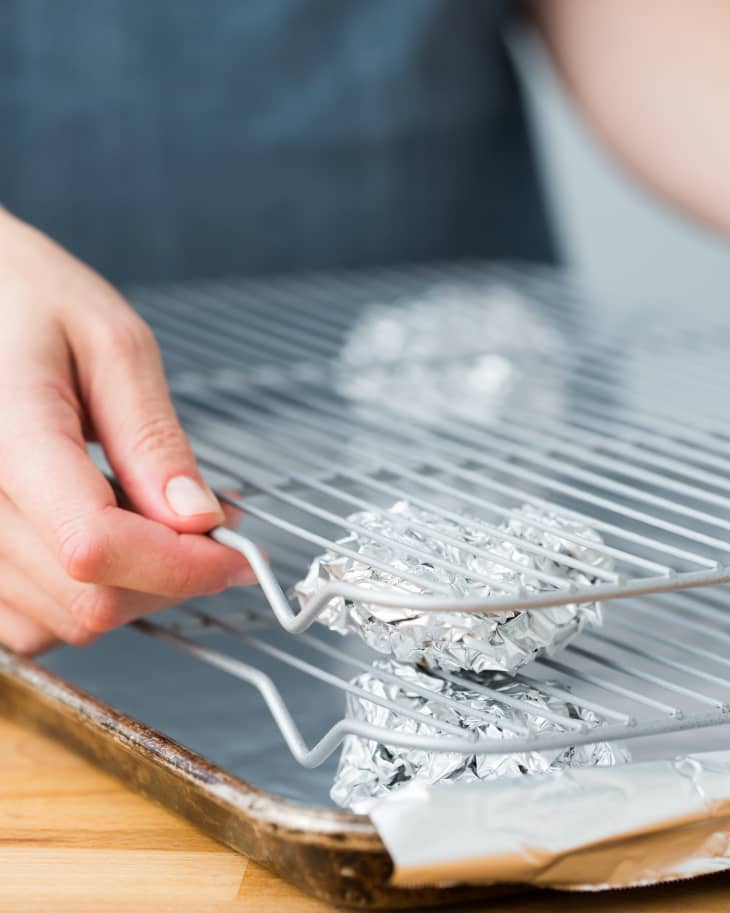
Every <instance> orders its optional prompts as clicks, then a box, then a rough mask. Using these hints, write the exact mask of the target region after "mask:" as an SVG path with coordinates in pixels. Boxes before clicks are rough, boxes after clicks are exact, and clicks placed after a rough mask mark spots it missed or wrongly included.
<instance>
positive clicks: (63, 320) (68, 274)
mask: <svg viewBox="0 0 730 913" xmlns="http://www.w3.org/2000/svg"><path fill="white" fill-rule="evenodd" d="M0 429H1V431H2V433H1V434H0V531H1V532H0V642H2V643H3V644H5V645H6V646H9V647H10V648H11V649H13V650H16V651H18V652H21V653H36V652H39V651H41V650H43V649H46V648H48V647H49V646H51V645H52V644H53V643H55V642H57V641H65V642H67V643H71V644H86V643H89V642H91V641H92V640H93V639H94V638H95V637H96V636H97V635H98V634H99V633H101V632H103V631H107V630H109V629H111V628H114V627H116V626H117V625H120V624H123V623H125V622H127V621H130V620H131V619H133V618H135V617H137V616H139V615H143V614H146V613H148V612H152V611H155V610H156V609H159V608H163V607H164V606H166V605H170V604H173V603H175V602H178V601H180V600H182V599H185V598H189V597H192V596H195V595H202V594H206V593H213V592H217V591H220V590H222V589H225V588H226V587H228V586H234V585H243V584H248V583H253V582H255V578H254V575H253V572H252V571H251V568H250V567H249V565H248V564H247V563H246V561H245V559H244V558H243V557H242V556H240V555H238V554H237V553H235V552H233V551H231V550H229V549H226V548H225V547H223V546H221V545H218V544H217V543H215V542H213V541H212V540H211V539H209V538H208V537H207V536H204V535H201V533H205V532H206V531H207V530H209V529H211V528H212V527H213V526H216V525H218V524H220V523H223V522H224V514H223V511H222V509H221V506H220V504H219V503H218V501H217V500H216V499H215V497H214V496H213V494H212V493H211V492H210V490H209V489H208V488H207V486H205V484H204V482H203V480H202V478H201V476H200V472H199V470H198V468H197V466H196V463H195V458H194V456H193V453H192V451H191V449H190V445H189V443H188V441H187V439H186V437H185V434H184V432H183V430H182V428H181V427H180V425H179V423H178V420H177V418H176V416H175V412H174V409H173V407H172V404H171V402H170V399H169V396H168V392H167V386H166V383H165V378H164V374H163V369H162V362H161V359H160V355H159V350H158V348H157V344H156V342H155V339H154V336H153V334H152V332H151V330H150V329H149V327H148V326H147V325H146V324H145V323H144V321H143V320H142V319H141V318H140V317H139V316H137V315H136V314H135V312H134V311H133V310H132V309H131V308H130V307H129V306H128V305H127V304H126V302H125V301H124V299H123V298H122V297H121V295H120V294H119V293H118V292H117V291H115V290H114V289H113V288H112V287H111V286H110V285H109V284H108V283H107V282H105V281H104V280H103V279H102V278H101V277H100V276H98V275H97V274H96V273H94V272H93V270H91V269H89V268H88V267H86V266H84V265H83V264H82V263H81V262H79V261H78V260H76V259H75V258H74V257H72V256H71V255H70V254H69V253H67V252H66V251H64V250H63V249H61V248H60V247H59V246H58V245H56V244H55V243H54V242H52V241H51V240H50V239H49V238H47V237H45V236H44V235H42V234H41V233H40V232H38V231H36V230H35V229H33V228H31V227H30V226H28V225H26V224H24V223H22V222H20V221H19V220H17V219H15V218H14V217H13V216H11V215H10V214H9V213H7V212H5V211H4V210H2V209H0ZM89 440H98V441H99V443H100V444H101V445H102V447H103V448H104V451H105V454H106V456H107V459H108V461H109V463H110V464H111V466H112V468H113V469H114V472H115V474H116V476H117V478H118V479H119V481H120V483H121V485H122V487H123V489H124V491H125V492H126V494H127V496H128V498H129V501H130V502H131V506H132V507H133V508H134V510H127V509H124V508H122V507H120V506H119V504H118V503H117V500H116V499H115V495H114V492H113V490H112V487H111V485H110V484H109V482H108V481H107V480H106V479H105V477H104V476H103V474H102V473H101V472H100V471H99V469H98V468H97V467H96V466H95V465H94V463H93V462H92V460H91V459H90V457H89V456H88V454H87V450H86V445H85V441H89Z"/></svg>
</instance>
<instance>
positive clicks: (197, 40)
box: [0, 0, 552, 281]
mask: <svg viewBox="0 0 730 913" xmlns="http://www.w3.org/2000/svg"><path fill="white" fill-rule="evenodd" d="M506 6H507V4H505V3H502V2H499V0H458V2H454V0H248V2H247V0H206V2H203V0H153V2H148V0H74V2H69V3H62V2H58V0H2V2H0V201H2V203H3V204H4V205H6V206H7V207H8V208H9V209H11V210H12V211H14V212H16V213H17V214H18V215H20V216H22V217H23V218H25V219H27V220H29V221H30V222H32V223H34V224H36V225H38V226H39V227H40V228H42V229H44V230H45V231H47V232H49V233H50V234H51V235H52V236H54V237H55V238H57V239H58V240H59V241H61V242H62V243H63V244H65V245H66V246H67V247H69V248H70V249H71V250H73V251H74V252H75V253H76V254H77V255H79V256H80V257H82V258H83V259H85V260H87V261H88V262H90V263H91V264H92V265H93V266H95V267H96V268H97V269H99V270H101V271H102V272H103V273H104V274H106V275H107V276H109V277H110V278H111V279H113V280H115V281H132V280H133V281H148V280H154V279H183V278H189V277H202V276H206V277H214V276H219V275H230V274H244V273H262V272H274V271H277V272H281V271H292V270H303V269H327V268H333V267H342V266H360V265H370V264H382V263H393V262H399V261H419V260H429V259H442V258H452V257H464V256H480V257H481V256H510V257H527V258H535V259H549V258H550V257H551V255H552V248H551V244H550V239H549V235H548V231H547V227H546V220H545V216H544V212H543V209H542V207H541V204H540V199H539V194H538V188H537V182H536V179H535V174H534V167H533V163H532V160H531V156H530V150H529V146H528V143H527V138H526V133H525V128H524V123H523V116H522V111H521V108H520V103H519V97H518V93H517V87H516V84H515V79H514V77H513V74H512V73H511V71H510V69H509V64H508V62H507V60H506V56H505V52H504V49H503V47H502V45H501V41H500V30H501V27H502V25H503V20H504V16H505V13H506Z"/></svg>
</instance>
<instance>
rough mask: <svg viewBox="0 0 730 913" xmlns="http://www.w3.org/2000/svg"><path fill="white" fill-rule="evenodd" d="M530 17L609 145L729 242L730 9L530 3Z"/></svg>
mask: <svg viewBox="0 0 730 913" xmlns="http://www.w3.org/2000/svg"><path fill="white" fill-rule="evenodd" d="M533 9H534V10H535V13H536V18H537V21H538V24H539V26H540V29H541V31H542V32H543V35H544V36H545V39H546V41H547V43H548V46H549V47H550V49H551V51H552V53H553V56H554V58H555V61H556V63H557V65H558V67H559V69H560V70H561V72H562V73H563V76H564V78H565V80H566V82H567V83H568V86H569V87H570V89H571V90H572V92H573V94H574V96H575V98H576V100H577V102H578V104H579V105H580V107H581V108H582V109H583V110H584V112H585V114H586V116H587V118H588V120H589V121H590V122H591V123H592V125H593V126H594V128H595V129H596V130H597V132H598V133H599V134H600V135H601V136H602V137H603V138H604V140H605V141H606V143H607V144H608V146H609V147H610V148H611V149H612V150H613V151H614V152H615V153H616V154H617V155H618V157H619V158H620V159H621V160H622V161H623V162H624V163H625V164H627V165H628V166H629V167H630V168H631V169H632V170H633V171H634V172H635V173H637V174H638V175H639V176H640V177H642V178H643V179H644V180H645V181H646V182H647V183H648V184H650V185H651V186H652V187H653V188H654V189H655V190H657V191H659V192H660V193H661V194H663V195H664V196H665V197H667V198H669V199H671V200H673V201H674V202H675V203H678V204H679V205H681V206H682V207H683V208H684V209H686V210H688V211H690V212H691V213H693V214H694V215H696V216H697V217H699V218H700V219H702V220H703V221H705V222H707V223H709V224H711V225H713V226H715V227H716V228H718V229H720V230H721V231H723V232H726V233H728V234H730V2H728V0H536V2H535V4H534V7H533Z"/></svg>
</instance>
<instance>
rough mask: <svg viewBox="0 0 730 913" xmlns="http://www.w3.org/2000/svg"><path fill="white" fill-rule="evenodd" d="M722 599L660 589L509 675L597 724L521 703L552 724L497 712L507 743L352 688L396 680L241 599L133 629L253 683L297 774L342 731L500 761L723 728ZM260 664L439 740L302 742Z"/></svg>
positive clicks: (337, 701) (724, 595) (388, 735)
mask: <svg viewBox="0 0 730 913" xmlns="http://www.w3.org/2000/svg"><path fill="white" fill-rule="evenodd" d="M729 598H730V594H729V593H728V592H727V589H726V588H721V589H719V590H718V591H717V592H715V593H713V594H708V593H705V592H703V593H701V594H700V593H694V592H693V593H676V594H665V595H662V596H659V597H653V598H652V599H643V600H633V599H629V600H625V601H621V602H619V603H617V604H616V605H615V607H613V610H612V611H611V612H610V613H609V614H608V617H607V619H606V622H605V625H604V627H603V628H601V629H596V630H591V631H584V632H583V633H582V634H581V635H580V636H579V637H578V638H577V639H576V640H575V641H574V642H573V643H572V644H570V645H568V646H567V647H566V648H565V649H564V650H563V651H562V652H561V653H560V655H559V657H553V658H548V657H544V658H541V659H538V660H536V661H535V662H533V663H532V664H531V665H530V667H529V671H528V672H527V673H522V674H520V675H518V676H517V678H518V680H520V681H521V682H522V683H524V684H526V685H532V686H535V687H536V688H538V689H540V690H541V691H542V692H543V693H546V694H550V695H553V696H555V697H558V698H562V699H565V700H567V701H569V702H571V703H572V704H573V705H575V706H577V707H579V708H583V709H586V710H590V711H592V712H593V713H594V714H595V715H596V717H597V719H598V721H599V722H598V723H597V724H594V723H586V722H584V721H582V720H577V719H575V718H574V717H573V716H570V715H568V714H564V713H552V714H550V713H549V712H548V711H546V710H545V709H544V708H532V707H531V706H530V704H529V703H528V702H519V706H520V709H521V711H522V712H523V713H525V714H526V715H527V717H528V718H529V717H530V715H532V716H533V717H541V718H543V719H545V718H546V716H550V717H551V722H553V723H555V724H556V725H555V731H554V732H545V731H543V732H541V733H539V734H534V733H531V732H530V728H529V725H528V726H524V725H522V724H519V723H515V722H510V721H505V720H504V719H503V718H501V716H500V718H499V726H500V727H501V728H502V729H504V730H505V731H507V732H508V733H509V740H508V741H506V740H505V739H502V738H496V737H484V736H480V737H476V736H473V737H472V736H470V734H469V733H468V732H466V731H465V730H463V729H459V728H458V727H457V726H453V725H450V724H449V723H445V722H439V721H437V720H435V719H434V718H433V717H432V716H426V715H424V714H422V713H420V712H419V711H417V710H410V709H408V707H407V706H404V705H403V704H402V703H400V702H395V701H392V700H389V699H387V698H382V697H377V696H374V695H373V694H372V693H370V692H366V691H363V690H362V689H361V688H358V686H357V685H356V684H353V683H352V681H351V678H352V677H353V676H356V675H358V674H359V673H361V672H368V673H369V674H370V675H376V676H379V677H380V678H381V679H382V680H383V681H387V682H388V683H391V684H397V680H396V679H395V678H394V677H393V676H390V675H388V673H385V672H383V671H382V670H381V671H378V670H376V669H374V668H373V667H372V666H371V664H370V663H369V662H368V661H367V659H364V658H362V657H361V656H358V655H357V654H354V653H353V652H351V651H350V650H349V649H348V642H347V641H345V642H344V643H343V644H339V643H333V641H332V639H331V638H327V637H325V635H324V634H317V635H312V634H303V635H299V636H297V637H290V638H289V639H288V640H287V642H286V645H285V646H283V647H282V646H281V644H280V643H277V641H276V639H275V638H274V637H273V636H272V635H274V634H275V633H276V630H275V628H274V627H273V626H272V624H271V619H270V615H268V613H266V612H265V610H264V609H263V607H261V606H260V605H259V606H257V605H256V601H255V600H253V602H254V605H253V606H252V605H251V602H252V600H251V599H249V601H248V611H245V610H242V608H241V606H236V607H235V609H229V610H228V611H225V610H221V609H220V608H216V607H215V603H214V604H213V606H212V607H211V606H205V605H189V606H186V607H183V608H181V609H178V610H175V611H174V612H170V613H167V614H165V615H163V616H161V619H160V621H159V622H151V621H149V620H141V621H138V622H135V623H134V626H135V627H136V628H137V630H139V631H140V632H141V633H143V634H145V635H147V636H150V637H154V638H156V639H158V640H161V641H164V642H166V643H168V644H170V645H171V646H173V647H174V648H176V649H179V650H182V651H184V652H185V653H187V654H189V655H191V656H193V657H195V658H196V659H198V660H200V661H202V662H204V663H207V664H208V665H211V666H214V667H216V668H217V669H220V670H221V671H222V672H224V673H227V674H228V675H230V676H232V677H233V678H235V679H238V680H240V681H242V682H245V683H247V684H249V685H251V686H253V687H254V688H255V689H256V690H257V691H258V692H259V694H260V695H261V697H262V698H263V700H264V701H265V702H266V704H267V706H268V708H269V710H270V711H271V714H272V716H273V718H274V720H275V722H276V724H277V726H278V728H279V730H280V731H281V734H282V736H283V738H284V741H285V742H286V744H287V746H288V747H289V749H290V751H291V753H292V754H293V756H294V757H295V758H296V760H297V761H298V762H299V763H300V764H302V765H304V766H305V767H316V766H318V765H319V764H321V763H323V762H324V761H325V760H326V759H327V758H328V757H329V756H330V755H331V754H332V753H333V752H334V751H336V749H337V748H338V747H339V745H340V744H341V742H342V741H343V739H344V738H345V737H346V736H347V735H355V736H358V737H361V738H365V739H372V740H374V741H377V742H380V743H382V744H385V745H390V746H402V747H407V748H414V749H423V750H426V751H439V752H457V753H466V754H490V753H491V754H503V753H505V751H510V752H523V751H524V752H526V751H545V750H550V749H555V748H567V747H570V746H575V745H581V744H591V743H595V742H598V741H617V740H620V741H626V740H634V739H640V738H643V737H648V736H654V735H661V734H669V733H681V732H685V731H688V730H695V729H701V728H704V727H715V726H719V725H722V724H727V723H730V705H728V702H727V700H728V694H729V693H730V691H729V688H730V671H729V667H730V658H728V651H727V649H726V648H727V646H728V645H730V624H728V620H727V619H728V616H727V608H726V606H727V602H728V599H729ZM215 632H219V633H220V632H222V633H223V634H225V635H226V636H227V638H232V639H234V640H235V641H236V642H238V643H239V645H240V644H242V645H244V646H245V648H246V653H247V658H246V660H242V659H241V658H240V657H239V656H234V655H232V653H230V652H228V651H226V652H223V651H222V650H220V649H218V648H215V647H212V646H210V645H209V644H207V643H206V635H207V634H209V633H215ZM262 657H268V658H269V659H273V660H275V663H276V665H277V666H278V665H280V666H281V667H287V668H288V669H289V670H291V669H294V670H296V671H297V672H298V673H300V676H301V679H302V682H303V684H304V685H305V686H306V680H307V679H314V680H317V681H319V682H323V683H325V684H326V685H328V686H330V688H331V689H332V706H333V714H334V715H335V717H337V716H338V714H342V701H341V698H342V695H343V694H344V693H352V694H356V695H358V696H359V697H360V698H361V699H362V700H367V701H371V702H374V703H377V704H379V705H380V706H383V707H387V708H389V709H390V710H392V711H393V712H395V713H397V714H399V715H401V716H407V717H409V718H411V719H413V720H415V721H416V722H421V723H423V724H425V725H426V726H428V727H429V728H430V730H431V731H433V730H438V734H436V735H434V736H425V735H414V734H412V733H404V732H394V731H392V730H390V729H385V728H383V727H379V726H375V725H371V724H369V723H365V722H361V721H358V720H354V719H350V718H348V717H347V715H346V714H344V715H341V716H339V718H337V719H336V721H335V722H334V723H333V724H332V725H331V726H330V728H329V729H328V730H327V731H326V732H325V733H324V734H323V735H322V736H321V737H320V738H319V739H318V740H317V741H316V742H315V743H314V744H313V745H311V746H310V745H308V744H307V743H306V741H305V739H304V737H303V735H302V733H301V731H300V729H299V727H298V725H297V723H296V721H295V719H294V717H293V715H292V713H290V711H289V709H288V707H287V702H286V699H285V696H284V695H283V694H282V691H281V690H280V688H279V686H278V685H277V682H276V676H275V675H274V676H271V675H267V674H266V673H264V672H263V671H261V669H260V668H259V664H260V662H261V658H262ZM442 674H444V675H445V676H447V677H448V679H449V681H450V682H451V683H452V684H453V685H455V686H456V687H457V688H458V687H463V688H465V689H468V690H471V691H474V690H475V688H476V689H477V690H480V691H481V692H482V693H483V694H484V695H485V697H487V698H489V699H490V702H491V703H492V704H500V703H502V704H505V703H509V702H510V698H509V697H505V696H504V695H502V694H500V693H499V692H498V691H495V690H494V689H491V688H489V686H488V684H484V685H481V686H479V685H475V684H474V681H473V680H471V679H465V678H463V677H460V676H457V675H453V674H448V673H442ZM405 688H406V690H407V691H408V692H409V693H414V692H418V690H419V689H418V686H415V685H413V684H410V683H409V684H408V685H406V686H405ZM423 693H424V695H425V696H427V697H428V699H429V701H437V702H442V703H444V704H447V705H449V706H451V707H453V708H455V709H458V706H459V705H458V703H457V702H456V701H454V699H453V698H451V697H448V696H445V695H443V694H437V693H434V692H432V691H426V690H425V689H424V690H423ZM470 712H471V713H472V714H473V715H474V714H476V711H470ZM481 717H482V718H483V719H484V720H485V721H489V720H490V719H496V717H495V716H493V715H492V713H490V710H489V709H485V710H484V711H483V713H482V714H481Z"/></svg>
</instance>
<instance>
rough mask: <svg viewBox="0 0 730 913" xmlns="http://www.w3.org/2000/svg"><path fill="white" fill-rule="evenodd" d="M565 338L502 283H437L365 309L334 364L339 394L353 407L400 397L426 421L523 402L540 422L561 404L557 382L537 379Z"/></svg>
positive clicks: (479, 417) (490, 415) (484, 417)
mask: <svg viewBox="0 0 730 913" xmlns="http://www.w3.org/2000/svg"><path fill="white" fill-rule="evenodd" d="M564 351H565V342H564V339H563V337H562V335H561V334H560V333H559V332H558V331H557V329H556V328H555V327H554V326H553V325H552V324H551V323H549V322H548V320H547V318H546V315H545V314H544V313H541V312H540V310H539V309H538V308H537V307H536V305H535V303H534V302H533V301H531V300H530V299H529V297H527V295H525V294H524V293H523V292H521V291H520V290H519V289H517V288H514V287H510V286H508V285H506V284H504V283H501V282H495V281H491V282H481V283H478V284H475V283H467V282H455V281H450V282H440V283H436V284H434V285H433V286H431V287H430V288H428V289H426V290H424V291H423V292H422V293H421V294H420V295H418V296H414V297H411V298H406V299H404V300H402V301H400V302H399V303H398V304H397V305H396V306H393V303H392V302H389V303H386V304H382V305H378V304H377V303H376V304H374V305H372V306H371V307H369V308H368V309H367V310H366V311H365V312H364V314H363V316H362V317H361V318H360V320H359V321H358V322H357V323H356V324H355V325H354V327H353V328H352V330H351V331H350V334H349V337H348V339H347V341H346V343H345V345H344V346H343V348H342V350H341V352H340V355H339V358H338V361H337V363H336V366H335V384H336V388H337V390H338V392H339V393H340V394H341V395H342V396H343V397H345V399H347V400H348V401H350V402H352V403H353V404H354V405H355V406H357V405H358V404H360V405H366V406H367V405H370V406H376V407H382V406H383V405H386V406H388V405H390V404H392V403H396V402H397V403H408V405H409V408H412V409H413V410H414V412H415V413H416V414H418V415H419V416H421V417H422V419H424V420H426V421H430V422H433V423H437V422H438V421H439V420H440V419H441V418H442V417H447V416H448V417H452V418H453V417H455V416H459V417H460V418H464V419H467V420H471V421H476V422H479V423H483V422H485V421H486V422H488V421H491V420H493V419H495V418H498V417H499V416H500V415H502V414H509V412H510V410H512V409H514V408H515V406H517V405H519V404H522V405H529V406H530V408H531V409H532V410H534V411H535V412H536V413H537V414H539V415H541V416H542V418H543V419H544V420H548V421H549V420H554V419H556V418H557V417H558V416H559V415H560V414H562V412H563V410H564V402H565V391H564V389H563V387H564V381H563V380H562V379H561V378H560V377H559V375H557V374H551V375H549V376H547V377H546V376H545V374H544V372H542V374H541V375H540V378H541V379H540V382H539V383H536V382H535V371H534V370H533V368H534V366H535V365H536V364H537V363H538V362H539V361H540V359H541V358H544V357H546V356H550V357H551V358H553V359H555V360H558V361H559V360H560V357H561V355H562V354H563V353H564Z"/></svg>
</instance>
